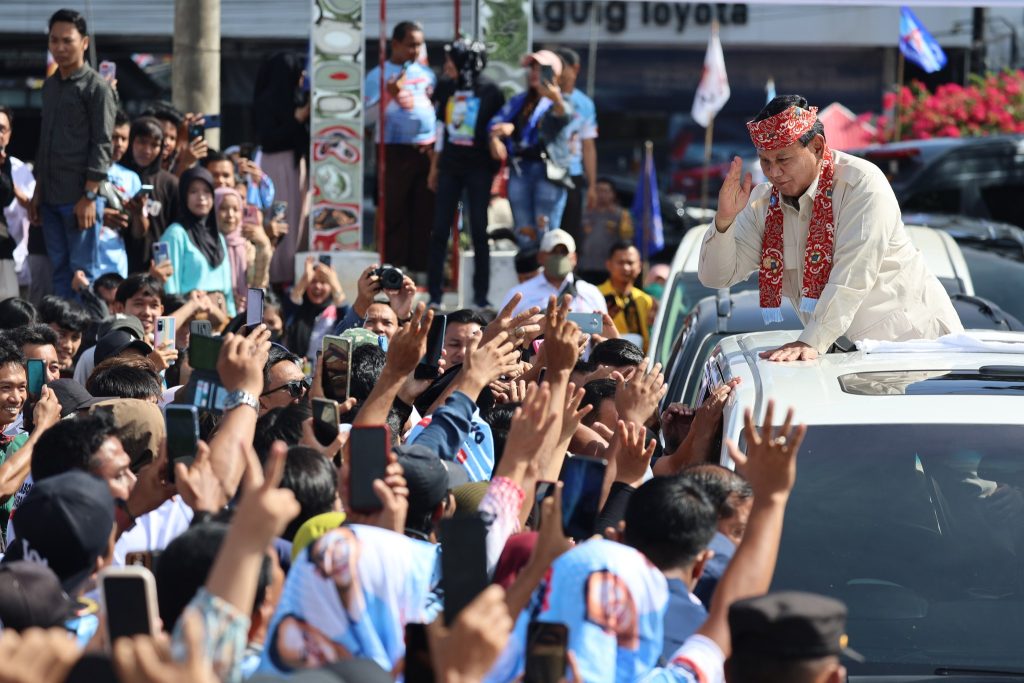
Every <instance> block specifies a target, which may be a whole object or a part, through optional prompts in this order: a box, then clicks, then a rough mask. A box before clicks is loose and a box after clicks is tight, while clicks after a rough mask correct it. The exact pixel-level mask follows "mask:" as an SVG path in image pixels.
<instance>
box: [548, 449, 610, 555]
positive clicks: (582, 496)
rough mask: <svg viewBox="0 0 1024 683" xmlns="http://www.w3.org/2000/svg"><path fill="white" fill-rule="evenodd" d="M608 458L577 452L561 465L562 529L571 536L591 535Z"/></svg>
mask: <svg viewBox="0 0 1024 683" xmlns="http://www.w3.org/2000/svg"><path fill="white" fill-rule="evenodd" d="M607 468H608V461H607V460H605V459H604V458H591V457H587V456H582V455H577V456H573V457H571V458H567V459H566V461H565V465H563V466H562V476H561V477H560V479H561V481H562V530H563V531H564V532H565V535H566V536H568V537H569V538H573V539H577V540H579V539H586V538H590V537H591V536H592V535H593V534H594V526H595V524H596V523H597V515H598V513H599V512H600V510H601V490H602V488H603V486H604V473H605V470H606V469H607Z"/></svg>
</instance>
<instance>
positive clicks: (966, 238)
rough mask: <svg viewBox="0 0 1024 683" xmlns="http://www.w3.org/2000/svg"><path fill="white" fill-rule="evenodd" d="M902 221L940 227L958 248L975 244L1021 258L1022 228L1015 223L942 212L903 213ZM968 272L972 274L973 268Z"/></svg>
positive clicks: (1014, 257)
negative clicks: (954, 241)
mask: <svg viewBox="0 0 1024 683" xmlns="http://www.w3.org/2000/svg"><path fill="white" fill-rule="evenodd" d="M903 222H904V223H905V224H906V225H922V226H925V227H928V228H934V229H936V230H942V231H943V232H945V233H948V234H949V236H950V237H952V238H953V239H954V240H956V243H957V244H959V245H960V246H961V247H974V248H977V249H983V250H985V251H991V252H993V253H995V254H999V255H1000V256H1005V257H1007V258H1010V259H1015V260H1017V261H1024V228H1021V227H1019V226H1016V225H1011V224H1009V223H1002V222H1000V221H992V220H988V219H985V218H972V217H970V216H959V215H954V214H944V213H909V214H908V213H905V214H903ZM971 274H972V276H973V274H974V273H973V271H972V273H971Z"/></svg>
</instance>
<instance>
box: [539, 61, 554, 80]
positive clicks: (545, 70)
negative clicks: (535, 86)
mask: <svg viewBox="0 0 1024 683" xmlns="http://www.w3.org/2000/svg"><path fill="white" fill-rule="evenodd" d="M540 80H541V83H554V82H555V69H554V67H552V66H549V65H547V64H541V65H540Z"/></svg>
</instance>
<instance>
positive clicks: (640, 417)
mask: <svg viewBox="0 0 1024 683" xmlns="http://www.w3.org/2000/svg"><path fill="white" fill-rule="evenodd" d="M649 363H650V360H648V359H647V358H645V359H644V363H643V365H642V366H641V367H642V368H643V367H646V366H647V365H648V364H649ZM612 377H613V378H614V379H615V380H616V382H617V383H618V386H617V387H616V389H615V408H616V410H618V412H619V417H620V418H622V419H623V420H626V421H630V422H636V423H637V424H641V425H646V424H647V422H648V421H649V420H650V419H651V417H653V416H654V414H655V411H656V410H657V409H658V404H659V403H660V402H661V399H662V398H664V397H665V394H667V393H668V385H667V384H665V375H663V374H662V373H661V363H655V364H654V367H653V368H651V370H650V372H643V371H642V370H638V371H637V372H635V373H634V374H633V376H632V377H631V378H630V379H629V380H626V378H625V376H624V375H622V374H621V373H618V372H613V373H612Z"/></svg>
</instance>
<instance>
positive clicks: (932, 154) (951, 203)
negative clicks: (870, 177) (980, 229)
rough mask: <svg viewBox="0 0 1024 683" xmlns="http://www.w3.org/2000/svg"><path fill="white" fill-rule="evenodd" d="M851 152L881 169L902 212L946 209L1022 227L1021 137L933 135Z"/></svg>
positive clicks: (1023, 156)
mask: <svg viewBox="0 0 1024 683" xmlns="http://www.w3.org/2000/svg"><path fill="white" fill-rule="evenodd" d="M851 154H855V155H857V156H860V157H863V158H865V159H868V160H869V161H871V162H873V163H875V164H876V165H877V166H878V167H879V168H881V169H882V170H883V171H885V173H886V175H887V176H888V178H889V181H890V182H891V183H892V189H893V191H894V192H895V193H896V198H897V199H898V200H899V202H900V208H901V209H903V211H904V212H905V213H908V212H926V213H949V214H961V215H964V216H973V217H977V218H985V219H990V220H996V221H1004V222H1007V223H1012V224H1013V225H1018V226H1021V227H1024V202H1021V197H1022V196H1024V136H1021V135H995V136H989V137H977V138H934V139H931V140H906V141H903V142H892V143H888V144H884V145H874V146H871V147H866V148H864V149H859V150H851Z"/></svg>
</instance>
